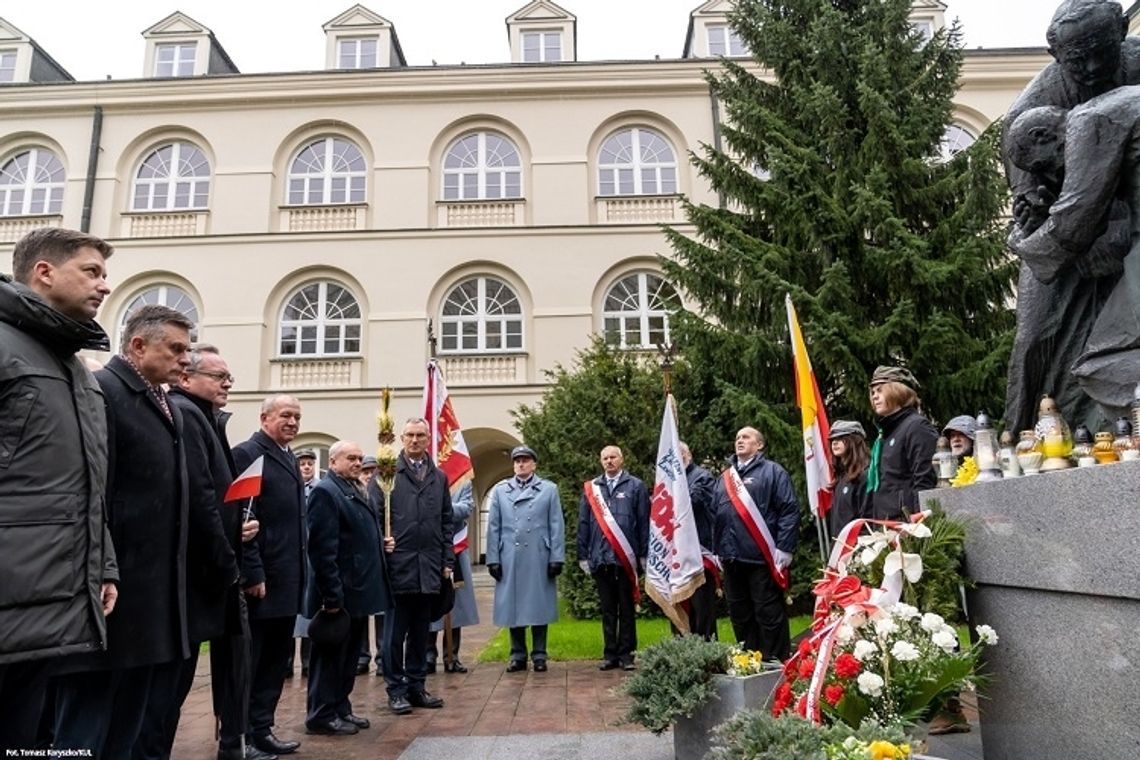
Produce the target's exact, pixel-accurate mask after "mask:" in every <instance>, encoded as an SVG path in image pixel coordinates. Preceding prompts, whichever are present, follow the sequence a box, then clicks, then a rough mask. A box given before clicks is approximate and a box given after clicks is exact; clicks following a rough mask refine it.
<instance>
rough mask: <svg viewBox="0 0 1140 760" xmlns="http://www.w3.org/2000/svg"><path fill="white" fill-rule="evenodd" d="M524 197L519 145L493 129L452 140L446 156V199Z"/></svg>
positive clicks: (444, 170)
mask: <svg viewBox="0 0 1140 760" xmlns="http://www.w3.org/2000/svg"><path fill="white" fill-rule="evenodd" d="M521 197H522V161H521V160H520V159H519V151H518V148H516V147H515V144H514V143H513V142H511V141H510V140H508V139H507V138H506V137H504V136H502V135H500V134H496V133H494V132H472V133H471V134H468V135H464V136H463V137H460V138H459V139H458V140H456V141H455V142H453V143H452V144H451V145H450V146H449V147H448V149H447V153H446V154H445V155H444V158H443V199H444V200H445V201H470V200H487V199H496V198H521Z"/></svg>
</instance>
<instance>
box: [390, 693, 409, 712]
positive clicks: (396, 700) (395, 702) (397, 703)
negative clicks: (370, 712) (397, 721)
mask: <svg viewBox="0 0 1140 760" xmlns="http://www.w3.org/2000/svg"><path fill="white" fill-rule="evenodd" d="M388 709H389V710H391V711H392V712H394V713H396V714H397V715H407V714H408V713H410V712H411V711H412V703H411V702H409V701H408V698H407V697H388Z"/></svg>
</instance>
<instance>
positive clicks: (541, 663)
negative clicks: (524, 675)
mask: <svg viewBox="0 0 1140 760" xmlns="http://www.w3.org/2000/svg"><path fill="white" fill-rule="evenodd" d="M534 672H535V673H545V672H546V660H535V661H534Z"/></svg>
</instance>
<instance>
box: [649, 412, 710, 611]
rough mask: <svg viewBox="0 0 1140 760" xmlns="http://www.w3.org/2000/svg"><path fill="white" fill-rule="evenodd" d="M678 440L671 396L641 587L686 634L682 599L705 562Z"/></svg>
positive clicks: (664, 422) (702, 575)
mask: <svg viewBox="0 0 1140 760" xmlns="http://www.w3.org/2000/svg"><path fill="white" fill-rule="evenodd" d="M680 443H681V442H680V438H679V437H678V435H677V422H676V420H675V418H674V417H673V397H672V396H671V395H670V396H668V397H667V398H666V399H665V417H664V418H663V419H662V421H661V439H660V441H659V442H658V444H657V460H656V461H657V468H656V470H657V474H656V479H655V481H656V482H655V483H654V485H653V497H652V498H651V499H650V503H649V556H648V557H647V558H646V565H645V591H646V593H647V594H649V596H650V597H651V598H652V599H653V601H655V602H657V604H658V606H659V607H661V609H662V610H663V611H664V612H665V614H666V615H667V616H668V617H669V619H670V620H671V621H673V625H675V626H677V630H679V631H681V633H688V632H689V631H690V628H689V613H688V611H687V610H686V609H685V605H683V604H682V603H683V602H684V601H685V600H687V599H688V598H689V597H691V596H692V595H693V592H695V591H696V590H697V589H698V588H700V586H701V584H702V583H704V582H705V563H704V558H703V557H702V556H701V541H700V538H699V537H698V536H697V520H696V518H695V517H694V516H693V504H692V502H691V501H690V499H689V481H688V479H687V478H686V477H685V462H684V460H682V459H681V448H680Z"/></svg>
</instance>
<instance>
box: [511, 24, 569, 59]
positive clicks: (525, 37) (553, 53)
mask: <svg viewBox="0 0 1140 760" xmlns="http://www.w3.org/2000/svg"><path fill="white" fill-rule="evenodd" d="M534 40H537V41H538V47H537V48H536V47H534V46H530V47H528V46H527V43H528V42H530V41H534ZM552 42H553V44H551V43H552ZM519 46H520V48H521V49H520V51H519V55H520V57H521V58H522V62H523V63H557V62H559V61H561V60H563V57H562V32H560V31H530V32H523V33H522V34H520V35H519Z"/></svg>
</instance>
